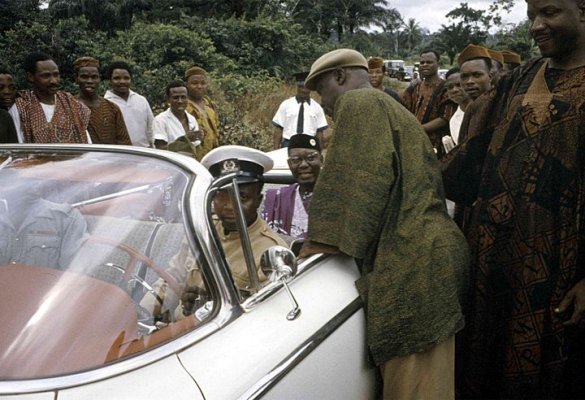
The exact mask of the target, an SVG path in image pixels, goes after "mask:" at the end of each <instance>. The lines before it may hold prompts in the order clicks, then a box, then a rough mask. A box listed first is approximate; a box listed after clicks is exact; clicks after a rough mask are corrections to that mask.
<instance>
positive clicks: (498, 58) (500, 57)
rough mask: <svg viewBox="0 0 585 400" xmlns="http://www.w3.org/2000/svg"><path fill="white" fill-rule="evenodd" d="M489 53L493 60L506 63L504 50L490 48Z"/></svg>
mask: <svg viewBox="0 0 585 400" xmlns="http://www.w3.org/2000/svg"><path fill="white" fill-rule="evenodd" d="M488 53H490V58H491V59H492V60H495V61H497V62H499V63H500V64H502V65H504V56H503V55H502V52H500V51H498V50H492V49H488Z"/></svg>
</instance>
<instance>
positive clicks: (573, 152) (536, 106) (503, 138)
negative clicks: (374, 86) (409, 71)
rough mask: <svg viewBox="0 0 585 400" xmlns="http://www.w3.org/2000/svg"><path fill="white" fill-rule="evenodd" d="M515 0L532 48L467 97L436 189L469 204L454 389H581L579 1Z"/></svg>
mask: <svg viewBox="0 0 585 400" xmlns="http://www.w3.org/2000/svg"><path fill="white" fill-rule="evenodd" d="M526 4H527V6H528V10H527V14H528V16H529V17H530V24H529V26H530V33H531V34H532V36H533V38H534V40H535V41H536V44H537V45H538V47H539V49H540V52H541V54H542V56H543V58H538V59H535V60H531V61H529V62H527V63H525V64H523V65H522V66H521V67H519V68H517V69H516V70H514V71H513V72H512V73H511V74H509V75H505V76H502V77H501V79H500V82H499V84H498V86H497V87H496V89H495V90H494V91H493V96H484V97H482V98H481V99H479V100H477V101H475V102H474V103H473V104H472V106H476V104H477V106H479V107H477V108H475V114H476V115H475V119H477V120H478V122H477V123H476V124H475V127H476V128H475V129H473V130H471V129H470V130H469V131H468V133H467V136H466V140H465V141H464V142H463V143H461V144H460V145H459V146H457V147H456V148H455V149H454V150H453V151H452V152H450V153H449V154H448V155H447V156H446V159H445V162H446V163H445V166H444V172H443V182H444V183H445V189H446V192H447V195H448V196H449V197H450V198H451V199H452V200H455V201H457V202H460V203H465V204H469V205H471V206H472V207H473V211H472V220H471V226H470V229H469V235H468V239H469V243H470V246H471V248H472V254H473V258H472V264H471V265H472V267H471V277H472V279H471V290H470V292H469V296H468V299H467V301H466V303H467V308H468V312H467V313H466V327H465V330H464V331H463V334H462V336H461V339H462V340H461V348H460V349H461V352H460V354H461V357H460V359H458V361H461V363H460V364H458V368H457V369H458V378H459V379H458V386H459V394H460V396H461V398H474V399H480V398H481V399H486V398H489V399H495V398H498V399H502V398H506V399H512V398H525V399H543V398H547V399H561V398H562V399H577V398H583V396H584V394H585V380H584V379H583V368H582V365H583V360H585V326H584V324H583V315H584V314H585V279H584V278H585V174H584V165H585V164H584V160H585V157H584V154H585V132H584V130H583V126H585V114H584V113H583V104H585V18H583V16H584V15H585V4H584V3H583V2H582V1H580V0H544V1H543V0H527V2H526ZM491 93H492V92H490V94H491ZM464 124H465V122H464ZM462 129H463V127H462Z"/></svg>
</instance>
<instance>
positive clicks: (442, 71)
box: [439, 68, 449, 79]
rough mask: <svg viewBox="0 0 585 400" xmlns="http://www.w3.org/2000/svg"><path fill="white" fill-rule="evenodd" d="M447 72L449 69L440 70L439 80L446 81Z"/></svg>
mask: <svg viewBox="0 0 585 400" xmlns="http://www.w3.org/2000/svg"><path fill="white" fill-rule="evenodd" d="M447 71H449V70H448V69H443V68H440V69H439V78H441V79H445V75H446V74H447Z"/></svg>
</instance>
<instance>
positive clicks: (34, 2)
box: [0, 0, 43, 32]
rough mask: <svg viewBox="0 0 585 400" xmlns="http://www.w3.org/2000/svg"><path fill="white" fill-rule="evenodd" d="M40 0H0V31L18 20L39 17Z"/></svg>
mask: <svg viewBox="0 0 585 400" xmlns="http://www.w3.org/2000/svg"><path fill="white" fill-rule="evenodd" d="M42 3H43V1H42V0H0V10H2V12H1V13H0V32H5V31H7V30H8V29H10V28H12V27H14V25H15V24H16V23H18V22H20V21H25V22H30V21H32V20H35V19H36V18H39V17H40V15H41V13H42V11H41V10H40V6H41V4H42Z"/></svg>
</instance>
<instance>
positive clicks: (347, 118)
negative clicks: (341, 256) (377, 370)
mask: <svg viewBox="0 0 585 400" xmlns="http://www.w3.org/2000/svg"><path fill="white" fill-rule="evenodd" d="M334 120H335V135H334V136H333V139H332V142H331V144H330V146H329V148H328V154H327V160H326V162H325V165H324V167H323V170H322V172H321V174H320V176H319V180H318V182H317V184H316V187H315V192H314V195H313V200H312V202H311V206H310V209H309V233H308V236H309V238H310V239H311V240H314V241H317V242H320V243H325V244H329V245H333V246H337V247H339V249H340V250H341V251H342V252H344V253H346V254H348V255H350V256H352V257H354V258H356V259H358V263H359V264H361V265H362V278H361V279H360V280H358V282H357V286H358V290H359V291H360V294H361V296H362V298H363V299H364V301H365V304H366V318H367V338H368V345H369V349H370V352H371V354H372V356H373V359H374V362H375V363H376V364H377V365H380V364H383V363H384V362H386V361H388V360H390V359H392V358H395V357H399V356H404V355H407V354H412V353H416V352H422V351H426V350H429V349H430V348H431V347H432V346H434V345H435V344H437V343H439V342H441V341H443V340H444V339H446V338H448V337H450V336H452V335H454V334H455V333H456V332H458V331H459V330H460V329H462V328H463V325H464V321H463V315H462V312H461V306H460V299H461V298H462V296H463V295H464V292H465V289H466V287H467V279H468V270H467V269H468V263H469V254H468V248H467V244H466V241H465V238H464V237H463V234H462V233H461V231H460V230H459V228H457V226H456V225H455V223H454V222H453V221H452V220H451V218H450V217H449V215H448V214H447V209H446V206H445V201H444V194H443V187H442V182H441V175H440V172H439V165H438V161H437V158H436V156H435V154H434V152H433V149H432V146H431V143H430V141H429V139H428V137H427V135H426V134H425V132H424V130H423V128H422V126H421V125H420V123H419V122H418V121H417V120H416V119H415V117H414V116H412V114H410V113H409V112H408V111H407V110H406V109H405V108H404V107H402V106H401V105H400V104H398V103H397V102H396V101H394V99H392V98H391V97H390V96H388V95H386V94H385V93H383V92H381V91H378V90H375V89H357V90H351V91H349V92H346V93H345V94H343V95H342V96H340V98H339V99H338V100H337V103H336V105H335V115H334Z"/></svg>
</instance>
